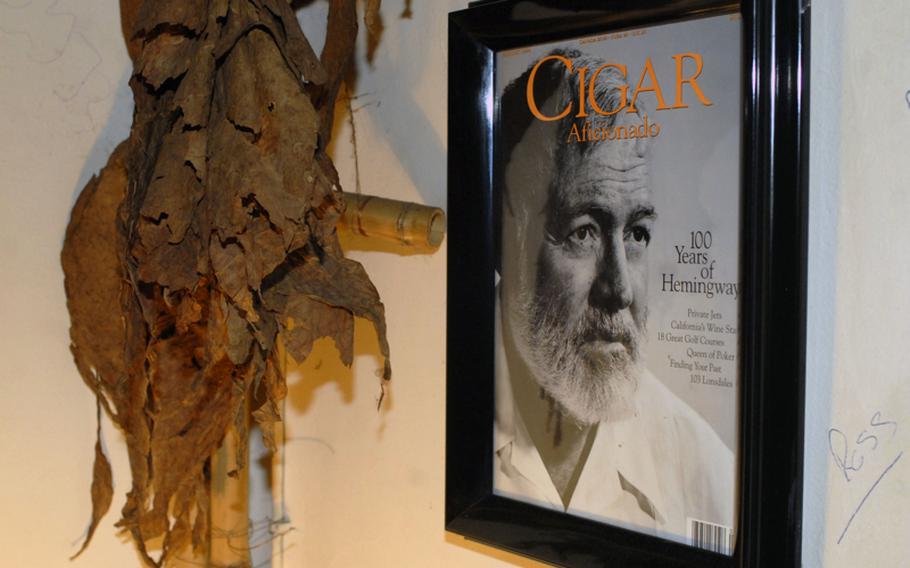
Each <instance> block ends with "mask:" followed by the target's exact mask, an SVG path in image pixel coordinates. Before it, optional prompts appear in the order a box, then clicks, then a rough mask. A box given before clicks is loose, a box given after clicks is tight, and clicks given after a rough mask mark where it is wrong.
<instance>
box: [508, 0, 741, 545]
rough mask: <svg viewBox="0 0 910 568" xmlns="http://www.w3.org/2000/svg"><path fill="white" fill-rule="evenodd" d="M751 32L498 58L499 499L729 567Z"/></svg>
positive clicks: (652, 35) (678, 32)
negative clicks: (643, 537)
mask: <svg viewBox="0 0 910 568" xmlns="http://www.w3.org/2000/svg"><path fill="white" fill-rule="evenodd" d="M741 34H742V29H741V21H740V19H739V16H738V15H733V14H731V15H728V16H715V17H710V18H702V19H693V20H686V21H680V22H674V23H670V24H665V25H657V26H649V27H642V28H635V29H625V30H619V31H615V32H611V33H606V34H602V35H597V36H593V37H579V38H576V39H573V40H568V41H561V42H558V43H551V44H543V45H535V46H531V47H525V48H521V49H514V50H510V51H503V52H500V53H498V54H497V56H496V74H495V85H494V89H495V91H494V92H495V103H494V104H495V108H494V126H493V129H494V131H493V133H494V208H498V210H497V211H496V223H497V225H498V231H497V232H498V235H499V237H500V242H499V250H498V261H499V265H498V267H497V268H498V274H497V282H496V285H497V292H498V296H497V318H496V319H497V329H496V338H497V359H496V369H495V374H496V402H495V404H496V423H495V428H494V452H495V456H494V459H493V462H494V491H495V492H496V493H497V494H499V495H503V496H506V497H509V498H512V499H517V500H521V501H525V502H528V503H532V504H535V505H539V506H542V507H547V508H552V509H556V510H559V511H563V512H566V513H569V514H573V515H578V516H582V517H585V518H589V519H594V520H597V521H600V522H603V523H606V524H610V525H614V526H619V527H623V528H628V529H630V530H634V531H639V532H644V533H648V534H653V535H656V536H659V537H662V538H666V539H669V540H673V541H677V542H682V543H685V544H689V545H692V546H696V547H700V548H706V549H710V550H714V551H717V552H720V553H723V554H732V543H733V541H734V533H735V518H736V513H737V511H736V503H737V496H738V487H737V485H736V484H737V481H736V480H737V459H738V445H737V440H738V432H739V419H738V408H739V402H738V401H739V394H738V390H739V361H738V358H739V344H738V328H739V302H740V280H739V265H740V256H739V251H740V246H739V239H740V222H741V207H740V197H741V181H740V172H741V112H742V102H741V101H742V99H741V82H742V75H741V73H742V71H741V65H742V62H741V52H742V51H741V50H742V48H741Z"/></svg>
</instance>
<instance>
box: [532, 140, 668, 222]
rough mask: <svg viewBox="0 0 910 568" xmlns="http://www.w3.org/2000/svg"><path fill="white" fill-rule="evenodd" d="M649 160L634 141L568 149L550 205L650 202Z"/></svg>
mask: <svg viewBox="0 0 910 568" xmlns="http://www.w3.org/2000/svg"><path fill="white" fill-rule="evenodd" d="M650 197H651V191H650V183H649V178H648V162H647V159H646V156H645V155H644V152H639V151H638V150H637V149H636V144H635V141H634V140H616V141H610V140H608V141H603V142H599V143H597V145H596V146H594V147H592V148H589V149H587V150H586V151H584V152H582V151H578V150H577V149H574V148H567V149H566V151H564V152H563V155H562V159H561V160H560V168H559V172H558V177H557V178H556V183H554V184H553V185H552V187H551V192H550V196H549V199H550V205H551V206H560V205H561V206H563V207H573V206H576V205H578V204H580V203H585V202H595V201H596V202H599V203H601V204H602V205H604V206H609V205H616V206H619V204H621V203H628V202H646V201H650Z"/></svg>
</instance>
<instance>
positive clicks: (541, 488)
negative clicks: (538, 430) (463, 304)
mask: <svg viewBox="0 0 910 568" xmlns="http://www.w3.org/2000/svg"><path fill="white" fill-rule="evenodd" d="M496 323H497V342H498V345H497V358H498V361H497V369H498V370H499V371H498V372H497V378H496V427H495V430H494V450H495V452H496V457H495V459H494V473H493V488H494V492H495V493H497V494H499V495H502V496H504V497H509V498H512V499H517V500H520V501H525V502H528V503H531V504H534V505H539V506H542V507H547V508H552V509H557V510H560V511H564V512H567V513H570V514H573V515H577V516H581V517H586V518H590V519H594V520H598V521H601V522H606V523H608V524H611V525H616V526H620V527H624V528H629V529H632V530H636V531H639V532H645V533H649V534H654V535H656V536H660V537H662V538H666V539H669V540H674V541H677V542H683V543H688V542H689V540H688V538H687V534H688V533H687V529H688V528H689V527H690V526H691V522H692V520H693V519H694V520H697V521H701V522H709V523H713V524H718V525H722V526H724V527H731V528H732V527H733V520H734V515H735V503H736V487H735V479H736V469H735V465H736V464H735V460H734V457H733V453H732V452H731V451H730V449H729V448H727V446H726V445H724V443H723V442H722V441H721V440H720V438H719V437H718V436H717V434H716V433H715V432H714V430H713V429H712V428H711V427H710V426H709V425H708V424H707V422H705V420H704V419H703V418H702V417H701V416H700V415H699V414H698V413H696V412H695V411H694V410H693V409H692V408H691V407H689V406H688V405H687V404H686V403H684V402H683V401H682V400H680V399H679V398H678V397H677V396H676V395H674V394H673V393H672V392H671V391H670V390H669V389H667V387H666V386H664V385H663V383H661V382H660V381H659V380H657V379H656V378H655V377H654V376H653V375H652V374H651V373H650V372H645V373H644V374H643V376H642V377H641V380H640V382H639V386H638V390H637V392H636V396H635V406H636V409H635V411H634V412H632V413H631V415H630V416H629V417H628V418H625V419H623V420H617V421H605V422H601V423H600V424H599V425H598V428H597V433H596V435H595V438H594V442H593V445H592V447H591V451H590V454H589V456H588V459H587V461H586V463H585V465H584V468H583V470H582V472H581V475H580V477H579V479H578V483H577V485H576V488H575V491H574V492H573V493H572V497H571V500H570V501H569V505H568V507H565V506H564V505H563V502H562V499H561V498H560V496H559V493H558V492H557V490H556V487H555V485H554V484H553V481H552V479H551V478H550V475H549V473H548V472H547V469H546V466H545V465H544V463H543V460H542V459H541V457H540V454H539V453H538V451H537V448H536V447H535V446H534V444H533V442H532V440H531V438H530V435H529V434H528V431H527V429H526V427H525V423H524V419H523V417H522V416H520V415H519V413H518V409H517V408H516V406H515V403H514V397H513V395H512V387H511V381H510V379H509V374H508V367H507V365H506V358H505V354H504V351H503V347H502V340H501V338H502V335H501V333H499V331H500V330H499V329H498V327H499V319H498V318H497V322H496Z"/></svg>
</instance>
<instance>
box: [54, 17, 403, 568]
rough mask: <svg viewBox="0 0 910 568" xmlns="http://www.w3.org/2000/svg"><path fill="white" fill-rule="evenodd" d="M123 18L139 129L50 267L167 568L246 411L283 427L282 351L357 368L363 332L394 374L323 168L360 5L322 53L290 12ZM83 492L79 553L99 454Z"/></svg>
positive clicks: (141, 514) (146, 533) (204, 510)
mask: <svg viewBox="0 0 910 568" xmlns="http://www.w3.org/2000/svg"><path fill="white" fill-rule="evenodd" d="M378 4H379V3H378V0H370V1H369V2H367V14H366V16H367V17H366V20H367V22H368V23H369V22H371V21H374V22H375V21H376V20H377V10H378ZM122 14H123V19H124V29H125V32H126V37H127V40H128V42H127V43H128V46H129V50H130V55H131V57H132V59H133V64H134V72H133V75H132V78H131V80H130V85H131V88H132V90H133V95H134V100H135V114H134V119H133V126H132V130H131V133H130V137H129V139H128V140H127V141H125V142H124V143H122V144H121V145H120V147H118V148H117V150H116V151H115V152H114V153H113V155H112V156H111V158H110V161H109V163H108V164H107V166H106V167H105V168H104V169H103V170H102V172H101V173H100V174H99V175H98V176H97V177H95V178H93V179H92V180H91V181H90V182H89V183H88V185H87V186H86V187H85V189H84V190H83V191H82V193H81V195H80V196H79V198H78V201H77V203H76V205H75V207H74V209H73V213H72V219H71V221H70V225H69V227H68V229H67V233H66V240H65V243H64V247H63V253H62V261H63V268H64V272H65V276H66V280H65V284H66V294H67V301H68V307H69V311H70V316H71V321H72V327H71V339H72V352H73V356H74V358H75V361H76V365H77V367H78V369H79V372H80V374H81V375H82V377H83V379H84V380H85V382H86V384H87V385H88V386H89V388H91V389H92V390H93V391H94V393H95V395H96V396H97V400H98V404H99V409H100V408H103V409H104V411H106V412H107V414H108V415H109V416H110V417H111V419H112V421H113V422H114V423H115V424H116V425H117V426H118V427H119V428H120V429H121V430H122V431H123V433H124V434H125V436H126V441H127V447H128V453H129V462H130V469H131V473H132V487H131V489H130V491H129V493H128V495H127V501H126V505H125V506H124V508H123V511H122V519H121V520H120V522H119V525H118V526H120V527H123V528H124V529H127V530H128V531H129V532H130V533H131V534H132V536H133V538H134V540H135V542H136V543H137V545H138V548H139V550H140V552H141V554H142V557H143V558H144V559H145V561H146V562H147V563H148V564H150V565H154V566H163V565H164V564H165V563H166V561H167V560H168V555H169V554H170V553H173V552H174V551H179V550H181V549H182V548H184V547H186V546H189V545H192V546H193V547H194V548H196V549H200V548H204V547H205V546H206V545H207V543H208V538H209V536H208V535H209V526H208V523H209V518H208V507H209V501H208V500H209V494H208V483H209V479H208V476H209V471H208V465H207V464H208V460H209V456H210V455H211V454H212V452H213V451H214V450H215V449H216V448H217V447H218V446H219V445H220V444H221V441H222V439H223V438H224V435H225V431H226V430H227V429H228V427H229V426H230V425H231V424H234V425H235V427H236V428H237V429H238V431H240V432H242V433H243V432H244V428H245V427H246V426H245V424H246V420H245V414H244V413H245V402H248V403H249V408H251V409H252V414H253V417H254V419H255V420H256V421H257V422H258V423H259V424H260V425H263V426H268V425H269V424H270V423H273V422H275V421H278V420H280V411H279V409H280V405H279V403H280V401H281V399H282V398H283V397H284V396H285V392H286V386H285V379H284V377H283V376H282V374H281V369H280V366H279V364H278V359H277V344H278V342H279V341H283V342H284V343H285V345H286V346H287V349H288V351H289V353H290V354H291V355H292V356H293V357H294V358H295V359H297V360H298V361H302V360H303V359H305V358H306V356H307V355H308V354H309V352H310V350H311V349H312V346H313V343H314V341H315V340H316V339H318V338H320V337H325V336H328V337H331V338H333V339H334V341H335V344H336V346H337V347H338V350H339V352H340V355H341V359H342V361H343V362H344V363H345V364H347V365H350V364H351V363H352V360H353V325H354V322H353V318H354V316H358V317H363V318H366V319H368V320H370V321H372V323H373V324H374V326H375V327H376V330H377V333H378V336H379V344H380V349H381V351H382V353H383V355H384V356H385V366H384V374H383V378H384V379H388V378H389V376H390V370H389V364H388V344H387V342H386V337H385V321H384V315H383V306H382V304H381V302H380V300H379V296H378V294H377V292H376V289H375V288H374V287H373V285H372V284H371V283H370V280H369V278H368V277H367V275H366V273H365V272H364V270H363V268H362V267H361V266H360V265H359V264H358V263H356V262H354V261H351V260H347V259H345V258H344V256H343V254H342V251H341V249H340V248H339V244H338V240H337V237H336V234H335V224H336V221H337V219H338V216H339V214H340V213H341V211H342V210H343V207H344V199H343V195H342V193H341V190H340V187H339V182H338V174H337V172H336V171H335V168H334V167H333V165H332V162H331V160H330V158H329V157H328V156H327V155H326V153H325V148H326V147H327V145H328V142H329V138H330V136H331V130H332V116H333V106H334V103H335V99H336V95H337V93H338V90H339V86H340V84H341V81H342V79H343V74H344V73H345V71H346V70H347V67H348V64H349V62H350V59H351V55H352V53H353V49H354V43H355V38H356V35H357V20H356V11H355V0H331V2H330V14H329V20H328V33H327V41H326V46H325V48H324V50H323V53H322V54H321V57H317V55H316V54H315V53H314V51H313V48H312V47H311V46H310V43H309V42H308V41H307V39H306V37H305V36H304V35H303V32H302V31H301V29H300V27H299V24H298V22H297V20H296V17H295V14H294V12H293V10H292V8H291V7H290V6H289V4H288V2H287V0H155V1H152V0H148V1H141V0H140V1H129V0H124V1H123V2H122ZM99 412H100V410H99ZM263 431H264V432H265V433H266V434H268V433H269V432H271V429H270V428H268V427H265V428H263ZM241 438H242V439H245V436H243V435H242V436H241ZM266 442H267V444H273V442H272V441H271V440H269V439H267V440H266ZM91 494H92V501H93V514H92V522H91V526H90V529H89V534H88V538H87V539H86V543H85V544H86V545H87V544H88V541H89V540H90V539H91V536H92V533H93V532H94V531H95V528H96V527H97V524H98V522H99V520H100V519H101V517H102V516H103V515H104V514H105V512H106V511H107V509H108V508H109V506H110V503H111V500H112V494H113V491H112V479H111V468H110V465H109V463H108V461H107V458H106V457H105V455H104V452H103V451H102V449H101V445H100V441H99V443H98V445H97V446H96V451H95V468H94V481H93V484H92V489H91ZM157 538H163V541H162V542H163V544H162V545H161V546H162V553H161V555H160V557H159V558H158V559H157V560H156V559H154V558H152V556H151V554H150V552H149V550H148V548H147V543H148V541H150V540H151V539H157ZM84 547H85V545H84V546H83V548H84Z"/></svg>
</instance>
